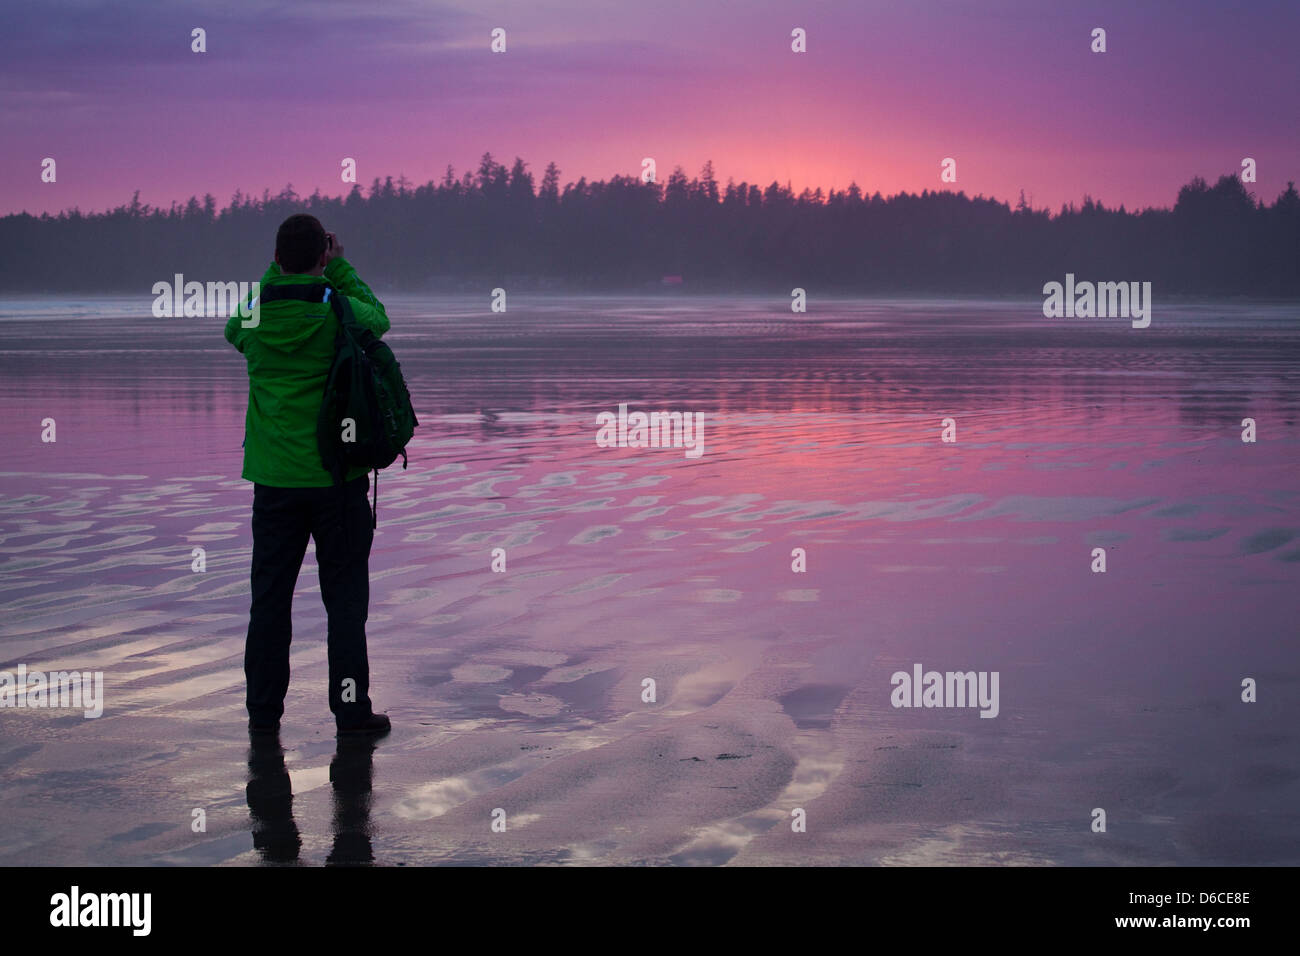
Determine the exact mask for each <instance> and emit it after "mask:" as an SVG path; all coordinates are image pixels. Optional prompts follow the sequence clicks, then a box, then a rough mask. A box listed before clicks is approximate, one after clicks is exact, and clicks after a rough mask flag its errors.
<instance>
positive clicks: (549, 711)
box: [499, 694, 564, 717]
mask: <svg viewBox="0 0 1300 956" xmlns="http://www.w3.org/2000/svg"><path fill="white" fill-rule="evenodd" d="M499 706H500V707H501V709H502V710H505V711H509V712H510V713H513V714H526V715H527V716H529V717H553V716H555V715H556V714H558V713H559V712H560V711H562V710H564V701H562V700H560V699H559V698H558V697H552V696H551V695H550V694H508V695H506V696H505V697H502V698H501V700H500V701H499Z"/></svg>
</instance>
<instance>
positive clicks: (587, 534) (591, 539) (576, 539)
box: [569, 524, 623, 544]
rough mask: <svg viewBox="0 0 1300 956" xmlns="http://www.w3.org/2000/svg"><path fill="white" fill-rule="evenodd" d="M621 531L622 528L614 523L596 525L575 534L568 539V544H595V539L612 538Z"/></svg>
mask: <svg viewBox="0 0 1300 956" xmlns="http://www.w3.org/2000/svg"><path fill="white" fill-rule="evenodd" d="M622 533H623V529H622V528H619V527H617V526H615V525H610V524H605V525H597V526H596V527H594V528H588V529H587V530H586V531H580V532H578V533H577V534H575V535H574V536H573V537H572V538H570V539H569V544H595V543H596V542H597V541H604V540H605V539H606V538H612V537H614V536H615V535H619V534H622Z"/></svg>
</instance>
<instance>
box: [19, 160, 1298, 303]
mask: <svg viewBox="0 0 1300 956" xmlns="http://www.w3.org/2000/svg"><path fill="white" fill-rule="evenodd" d="M296 212H309V213H312V214H313V215H315V216H317V217H318V218H320V220H321V221H322V222H323V223H324V224H325V227H326V228H327V229H329V230H331V231H335V232H337V233H339V235H340V236H341V237H342V239H343V241H344V245H345V248H346V250H347V253H348V255H349V258H351V259H353V260H354V261H355V262H356V263H357V264H358V268H359V269H360V270H361V271H362V273H363V274H364V275H365V276H366V279H367V281H368V282H371V283H372V284H373V285H376V286H385V287H388V288H390V289H400V290H409V291H418V290H426V289H440V288H482V287H483V286H484V285H485V284H490V285H489V288H490V287H494V286H506V287H509V285H510V284H511V283H512V282H513V283H515V284H516V287H518V286H520V285H523V286H528V287H534V288H535V287H538V286H541V287H552V288H564V289H593V290H596V289H640V288H648V287H651V286H659V285H661V284H662V282H663V280H664V279H665V277H680V279H681V283H682V284H681V286H680V287H681V288H686V289H699V290H706V291H754V292H758V291H783V293H784V294H786V295H788V294H789V292H790V289H792V288H794V287H796V286H798V287H803V288H805V289H808V290H810V292H811V291H813V290H817V291H823V292H824V291H843V292H866V293H870V292H881V293H938V294H961V293H983V292H987V293H1011V294H1016V293H1022V294H1032V295H1034V296H1037V295H1039V294H1040V290H1041V288H1042V285H1043V284H1044V283H1045V282H1048V281H1053V280H1055V281H1060V280H1061V279H1062V278H1063V277H1064V275H1065V273H1067V272H1072V273H1074V274H1075V275H1076V276H1078V277H1079V278H1081V279H1091V280H1103V281H1130V280H1141V281H1150V282H1152V283H1153V285H1154V287H1155V288H1156V289H1157V290H1159V292H1160V294H1162V295H1170V294H1186V295H1233V296H1257V297H1270V298H1295V297H1300V196H1297V193H1296V188H1295V184H1294V183H1289V184H1288V186H1287V188H1286V190H1285V191H1283V192H1282V193H1281V194H1280V195H1279V196H1278V197H1277V199H1276V200H1275V201H1274V202H1273V204H1272V205H1268V204H1266V203H1264V202H1263V201H1262V200H1258V199H1256V198H1254V196H1253V195H1252V194H1251V193H1250V192H1248V191H1247V190H1246V187H1245V186H1244V185H1243V184H1242V183H1241V181H1240V180H1239V179H1238V178H1237V177H1236V176H1228V175H1225V176H1222V177H1220V178H1219V179H1218V181H1217V182H1216V183H1215V184H1214V185H1213V186H1211V185H1209V184H1208V183H1206V181H1205V180H1203V179H1201V178H1199V177H1197V178H1195V179H1193V180H1192V181H1191V182H1190V183H1188V184H1187V185H1185V186H1183V187H1182V189H1180V190H1179V193H1178V197H1177V201H1176V203H1175V204H1174V206H1173V208H1172V209H1166V208H1147V209H1142V210H1140V211H1127V210H1125V208H1124V207H1123V206H1120V207H1119V208H1109V209H1108V208H1106V207H1105V206H1104V205H1103V204H1102V203H1101V202H1098V201H1094V200H1093V199H1092V198H1091V197H1085V198H1084V200H1083V204H1082V206H1080V207H1076V206H1075V205H1074V204H1073V203H1070V204H1067V205H1064V206H1062V207H1061V208H1060V209H1059V210H1058V211H1057V212H1056V213H1055V214H1052V213H1051V212H1049V211H1048V210H1045V209H1035V208H1032V206H1031V204H1030V203H1028V202H1026V201H1025V198H1024V194H1023V192H1022V193H1021V196H1020V200H1019V202H1017V203H1016V205H1015V206H1014V207H1012V206H1011V205H1010V204H1009V203H1007V202H1000V201H997V200H995V199H991V198H985V197H983V196H975V197H973V198H972V197H969V196H967V195H966V194H965V193H964V192H949V191H933V192H932V191H928V190H927V191H924V192H922V193H920V194H919V195H917V194H913V193H906V192H904V193H899V194H897V195H893V196H882V195H881V194H880V193H879V192H876V193H874V194H872V195H867V194H866V193H865V192H863V191H862V190H861V189H860V188H859V187H858V186H857V185H856V184H852V185H850V186H849V187H848V188H847V189H844V190H835V189H832V190H830V191H829V192H828V193H823V192H822V190H821V189H820V188H818V189H816V190H809V189H805V190H803V191H802V192H801V193H798V194H796V193H795V192H794V191H793V190H792V189H791V188H790V187H789V185H786V186H781V185H779V184H778V183H776V182H773V183H771V184H770V185H768V186H767V187H765V188H764V187H760V186H757V185H754V184H751V183H746V182H741V183H736V182H734V181H731V180H728V182H727V183H726V184H725V185H724V184H720V183H719V182H718V180H717V178H716V177H715V175H714V171H713V164H712V163H711V162H710V163H706V164H705V166H704V168H703V169H702V170H701V172H700V173H699V175H697V176H695V177H694V178H688V177H687V175H686V174H685V172H684V171H683V170H682V169H681V168H680V167H678V168H677V169H675V170H674V171H673V172H672V174H671V175H670V176H669V177H668V178H667V181H665V182H662V183H660V182H651V183H645V182H642V181H641V180H640V178H639V177H636V176H614V177H612V178H610V179H608V180H600V181H593V182H588V181H587V180H586V178H585V177H584V178H581V179H579V180H578V181H577V182H570V183H568V184H566V185H564V186H563V187H561V185H560V170H559V169H558V168H557V167H556V165H555V163H550V164H548V165H547V167H546V169H545V171H544V173H543V175H542V177H541V182H540V183H537V182H535V180H534V176H533V174H532V173H531V172H530V171H529V169H528V165H527V164H526V163H525V162H524V161H523V160H522V159H518V158H516V159H515V161H514V163H513V165H512V166H510V167H509V168H507V167H506V166H505V165H504V164H502V163H498V162H496V161H495V160H494V159H493V157H492V155H491V154H490V153H485V154H484V155H483V157H482V160H481V161H480V163H479V166H478V168H477V170H466V171H465V172H464V173H463V174H462V175H460V176H457V174H456V172H455V170H454V169H453V168H452V167H451V166H448V167H447V170H446V174H445V175H444V176H443V178H442V180H441V181H440V182H434V181H430V182H427V183H425V184H424V185H419V186H416V185H413V184H411V183H410V182H408V181H407V180H406V179H405V177H401V178H399V179H398V180H397V181H396V182H394V180H393V178H392V177H391V176H390V177H387V178H386V179H384V180H383V181H382V182H381V181H380V180H379V179H378V178H376V179H375V180H374V182H373V183H372V184H371V186H370V188H369V190H363V189H362V188H361V187H360V185H357V184H354V185H353V187H352V189H351V191H350V192H348V193H347V194H346V195H344V196H338V197H330V196H323V195H321V194H320V191H319V190H317V191H316V192H315V193H313V194H312V195H311V196H307V197H301V196H299V195H298V194H297V193H296V192H294V190H293V188H292V186H286V187H285V188H284V189H282V190H281V191H280V192H279V193H277V194H274V195H272V194H271V193H270V191H269V190H267V191H264V192H263V193H262V195H261V196H260V197H255V196H252V195H245V194H243V193H241V192H236V193H235V195H234V196H233V197H232V199H231V200H230V202H229V203H228V204H227V205H226V206H225V207H224V208H218V206H217V202H216V200H215V199H214V198H213V196H212V195H210V194H209V195H205V196H204V197H203V198H202V199H199V198H197V197H191V198H190V199H189V201H188V202H186V203H183V204H181V203H173V204H172V205H171V206H170V207H168V208H161V207H152V206H149V205H142V204H141V203H140V194H139V192H138V191H137V192H136V193H135V195H134V197H133V198H132V201H131V202H130V203H129V204H123V205H121V206H119V207H117V208H116V209H111V210H108V211H106V212H103V213H82V212H81V211H80V210H78V209H72V210H68V211H65V212H61V213H59V214H57V215H50V214H48V213H46V214H43V215H40V216H32V215H30V214H27V213H20V214H14V215H9V216H5V217H3V218H0V250H3V255H2V256H0V290H4V291H7V292H19V291H22V292H33V291H40V292H52V293H60V292H69V291H140V292H142V294H144V293H147V292H148V290H149V289H150V288H151V287H152V285H153V283H154V282H157V281H160V280H170V279H171V277H172V275H173V274H174V273H178V272H179V273H182V274H184V276H185V278H186V280H187V281H188V280H191V279H196V280H199V281H233V280H239V279H256V278H257V277H258V276H260V274H261V271H262V269H263V268H265V265H266V263H267V262H268V261H269V260H270V258H271V253H272V251H273V247H274V236H275V230H276V227H277V226H278V225H279V223H280V222H281V221H282V220H283V219H284V218H286V217H287V216H289V215H291V214H293V213H296ZM670 281H672V282H675V281H676V280H675V279H672V280H670Z"/></svg>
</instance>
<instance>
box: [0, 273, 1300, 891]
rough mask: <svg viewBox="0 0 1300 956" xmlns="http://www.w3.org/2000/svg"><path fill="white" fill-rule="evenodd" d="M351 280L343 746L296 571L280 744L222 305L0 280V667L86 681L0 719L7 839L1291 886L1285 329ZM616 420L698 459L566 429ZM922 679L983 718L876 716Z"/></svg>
mask: <svg viewBox="0 0 1300 956" xmlns="http://www.w3.org/2000/svg"><path fill="white" fill-rule="evenodd" d="M386 301H388V303H389V308H388V310H389V314H390V315H391V316H392V319H393V331H392V332H391V333H390V335H388V336H386V341H388V342H389V343H390V344H391V345H392V347H393V349H394V350H395V352H396V354H397V356H398V358H399V360H400V361H401V362H402V365H403V369H404V370H405V372H406V376H407V380H408V382H410V383H411V388H412V392H413V398H414V401H415V405H416V408H417V411H418V412H419V414H420V420H421V427H420V429H419V430H418V431H417V433H416V439H415V442H414V444H413V446H412V447H411V449H410V451H411V465H410V468H409V469H408V470H406V471H402V470H401V469H400V467H398V468H390V469H388V470H386V471H384V472H382V473H381V474H380V477H379V488H378V501H379V505H378V531H377V533H376V538H375V544H374V549H373V552H372V560H371V570H372V574H371V605H370V618H369V623H368V627H367V630H368V634H369V648H370V661H371V672H372V677H371V695H372V697H373V698H374V701H375V704H376V707H377V708H378V709H380V710H385V711H387V712H388V714H389V715H390V717H391V718H392V721H393V725H394V729H393V732H392V734H391V735H390V736H389V737H387V738H385V739H383V740H381V741H379V742H378V743H377V744H376V745H374V746H373V747H372V746H367V745H350V746H344V747H343V749H342V750H340V749H338V747H337V745H336V741H335V738H334V736H333V724H332V720H331V717H330V714H329V711H328V709H327V706H326V697H325V682H326V659H325V643H324V633H325V615H324V610H323V608H322V606H321V602H320V593H319V587H318V584H317V580H316V574H315V564H314V558H313V556H312V554H311V553H310V551H309V554H308V557H307V560H306V562H305V563H304V566H303V571H302V575H301V576H300V578H299V582H298V589H297V594H296V599H295V605H294V610H295V617H294V646H293V678H292V684H291V687H290V691H289V697H288V700H287V702H286V711H285V716H284V730H283V734H282V737H281V744H282V747H283V751H282V753H281V751H280V750H279V749H278V748H274V747H271V748H267V747H260V748H258V749H256V750H254V751H252V752H250V745H249V739H248V734H247V732H246V728H245V722H246V714H245V711H244V701H243V693H244V685H243V671H242V654H243V641H244V634H245V630H246V628H247V623H248V594H249V585H248V565H249V556H250V546H251V535H250V529H249V513H250V507H251V501H252V487H251V485H249V484H248V483H247V482H244V481H242V480H241V479H240V478H239V477H238V474H239V462H240V451H241V449H240V442H241V439H242V432H243V412H244V406H245V401H246V379H245V375H244V369H243V365H242V361H241V359H240V357H239V356H238V355H237V354H236V353H234V352H233V350H231V349H229V347H227V346H226V345H225V343H224V342H223V341H222V340H221V323H219V322H217V321H215V320H205V319H188V320H159V319H153V318H151V317H149V315H148V311H147V308H143V309H142V308H141V300H139V299H138V298H137V299H134V300H130V299H125V298H123V299H108V300H96V301H94V302H91V301H87V302H80V301H73V300H48V299H47V300H30V301H29V300H14V299H9V300H5V301H4V302H3V303H0V370H2V373H0V390H2V391H3V395H4V407H5V409H6V414H5V422H4V425H3V429H4V438H5V448H6V454H5V460H4V462H3V464H2V465H0V669H4V670H10V671H12V670H13V669H14V668H15V667H17V666H18V665H19V664H25V665H26V666H27V667H28V668H33V669H41V670H44V671H55V670H73V669H75V670H79V671H102V672H103V675H104V712H103V715H102V716H100V717H98V718H94V719H87V718H86V717H84V716H83V715H82V714H81V713H80V712H77V711H74V710H70V709H13V708H3V709H0V767H2V768H3V774H4V781H5V785H4V787H3V789H2V790H0V819H2V820H3V821H4V822H3V823H0V863H4V864H8V865H49V864H104V865H122V864H148V865H219V864H220V865H226V864H228V865H256V864H259V863H262V862H288V861H291V860H296V861H298V862H301V863H303V864H312V865H318V864H322V863H326V862H331V863H355V862H374V863H376V864H382V865H412V866H414V865H426V864H494V865H507V864H544V865H586V864H682V865H717V864H731V865H772V864H781V865H839V864H883V865H908V864H925V865H934V864H1030V865H1053V864H1068V865H1080V864H1082V865H1116V864H1124V865H1126V864H1157V865H1164V864H1171V865H1172V864H1177V865H1250V864H1288V865H1295V864H1297V863H1300V811H1297V809H1296V808H1297V806H1300V801H1298V800H1297V797H1300V746H1298V744H1300V739H1298V737H1297V730H1296V728H1297V727H1298V726H1300V695H1298V694H1297V690H1300V684H1298V681H1300V668H1298V667H1297V660H1296V653H1295V646H1296V644H1295V612H1296V607H1297V604H1296V594H1297V583H1298V582H1300V488H1297V485H1296V475H1297V473H1298V472H1297V467H1298V466H1300V431H1298V429H1297V424H1296V413H1297V406H1296V396H1297V394H1300V392H1297V388H1296V386H1297V378H1298V376H1300V363H1298V362H1297V359H1298V358H1300V319H1298V318H1297V316H1296V315H1295V312H1294V310H1286V309H1281V308H1277V309H1272V308H1268V307H1247V306H1240V305H1232V306H1216V305H1189V306H1185V307H1177V308H1175V307H1173V306H1170V307H1168V308H1167V309H1166V310H1165V312H1164V314H1163V315H1157V316H1156V318H1155V321H1154V322H1153V324H1152V326H1151V327H1150V328H1149V329H1145V330H1141V331H1135V330H1132V329H1130V328H1129V327H1128V324H1127V323H1125V322H1103V321H1093V322H1086V321H1076V322H1074V323H1072V324H1071V323H1067V322H1065V321H1053V320H1047V319H1044V318H1042V316H1041V313H1038V314H1035V313H1036V312H1037V311H1038V308H1039V303H1037V302H1030V303H1028V304H1021V305H1016V304H1014V303H997V302H979V301H954V302H942V301H934V302H921V301H910V302H909V301H879V300H858V299H846V300H842V301H837V302H834V303H826V304H819V307H818V308H817V309H816V310H814V312H813V313H811V314H809V315H807V316H792V315H791V314H790V313H789V309H788V305H787V306H784V311H783V304H782V303H781V302H779V301H778V302H775V303H770V302H764V301H761V300H757V299H725V298H720V297H719V298H704V299H692V298H687V297H666V296H665V297H643V298H636V297H616V298H606V299H600V298H594V297H593V298H581V297H542V296H538V297H535V298H532V299H529V298H527V297H525V296H520V297H518V299H517V302H516V300H512V307H511V311H510V313H508V314H507V315H492V314H489V313H488V312H487V311H486V307H485V300H482V299H481V298H474V299H470V298H467V297H458V298H450V299H446V300H444V299H438V300H436V301H435V300H432V299H429V298H420V297H416V296H406V297H402V296H397V297H393V298H392V299H391V301H389V300H387V299H386ZM124 331H126V332H129V333H132V335H131V338H133V339H134V340H136V341H140V342H143V343H145V344H144V347H143V348H129V347H127V346H126V345H125V344H123V332H124ZM619 403H628V404H629V405H630V406H631V407H632V408H635V409H644V410H647V411H649V410H653V409H664V410H676V411H682V412H694V411H698V412H702V413H703V415H704V422H705V429H706V430H705V440H706V450H705V453H704V454H703V455H702V456H701V457H699V458H698V459H691V458H688V457H687V456H686V455H684V454H683V452H682V450H681V449H680V448H654V449H639V448H600V447H598V446H597V444H596V441H595V436H596V416H597V415H598V414H599V413H600V412H605V411H614V410H615V409H617V406H618V405H619ZM47 417H49V418H54V419H55V420H56V421H57V429H58V431H57V441H56V442H53V443H46V442H42V441H41V422H42V420H43V419H45V418H47ZM945 417H951V418H953V419H954V421H955V423H956V430H957V441H956V442H953V443H945V442H942V441H941V439H940V432H941V420H942V419H943V418H945ZM1245 417H1252V418H1254V419H1255V420H1256V422H1257V423H1258V431H1259V439H1258V441H1257V442H1255V443H1243V442H1242V440H1241V421H1242V419H1243V418H1245ZM195 548H202V549H203V551H204V556H205V562H206V566H205V570H203V571H202V572H196V571H194V570H192V562H193V560H194V557H193V556H194V549H195ZM495 548H501V549H504V551H505V560H506V570H505V571H504V572H493V571H492V570H491V562H492V551H493V549H495ZM1094 548H1102V549H1104V550H1105V553H1106V561H1107V570H1106V572H1105V573H1094V572H1093V571H1092V570H1091V569H1090V562H1091V561H1092V558H1091V552H1092V550H1093V549H1094ZM795 549H803V551H804V553H805V555H806V567H807V570H806V571H804V572H795V571H793V570H792V561H793V557H792V552H793V551H794V550H795ZM914 664H920V665H922V666H923V667H924V668H925V669H926V670H930V669H933V670H937V671H941V672H942V671H977V672H998V673H999V674H1000V701H999V709H998V713H997V716H996V717H995V718H993V719H983V718H981V717H980V715H979V712H978V711H977V710H976V709H972V708H970V707H964V708H933V709H929V708H912V707H908V708H899V707H895V706H893V705H892V704H891V690H892V687H891V675H892V674H894V673H895V672H898V671H911V669H912V667H913V665H914ZM647 678H650V679H652V680H653V681H654V684H655V700H654V701H653V702H648V701H646V700H644V699H643V689H644V684H643V681H645V679H647ZM1243 678H1252V679H1254V680H1255V681H1256V682H1257V685H1258V699H1257V701H1256V702H1254V703H1245V702H1243V701H1242V700H1241V693H1242V690H1241V682H1242V680H1243ZM290 794H291V798H290ZM1094 808H1104V809H1105V811H1106V816H1107V824H1108V825H1107V830H1106V832H1105V833H1096V832H1092V829H1091V827H1090V824H1091V822H1092V817H1091V813H1092V811H1093V809H1094ZM196 810H202V811H203V817H204V820H205V829H204V830H203V831H202V832H195V830H194V827H193V825H192V824H193V820H194V819H195V813H194V811H196ZM498 810H501V811H504V821H505V829H504V832H494V830H493V827H492V824H493V819H494V811H498ZM800 810H801V811H803V813H804V814H805V817H806V831H805V832H795V831H794V830H792V827H791V822H792V819H794V817H792V813H793V812H796V811H800ZM498 816H500V814H498Z"/></svg>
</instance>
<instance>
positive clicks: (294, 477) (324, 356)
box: [226, 256, 389, 488]
mask: <svg viewBox="0 0 1300 956" xmlns="http://www.w3.org/2000/svg"><path fill="white" fill-rule="evenodd" d="M322 278H324V280H325V281H326V282H327V283H329V285H330V286H331V287H332V288H333V289H334V290H335V291H336V292H341V293H343V294H344V295H346V296H347V297H348V300H349V301H350V303H351V305H352V312H353V314H354V315H355V316H356V320H357V323H358V324H359V325H363V326H365V327H366V328H368V329H370V330H371V331H372V332H374V333H375V335H381V336H382V335H383V334H384V333H385V332H387V331H388V328H389V324H388V313H387V312H386V311H385V310H384V307H383V305H382V304H380V302H379V300H378V299H377V298H375V294H374V293H373V292H371V291H370V287H369V286H367V285H366V284H365V283H364V282H362V281H361V279H360V278H359V277H358V276H357V271H356V270H355V269H353V268H352V266H351V265H350V264H349V263H348V262H347V260H346V259H344V258H343V257H341V256H340V257H338V258H336V259H331V260H330V262H329V264H328V265H326V266H325V275H324V276H323V277H321V276H312V275H298V274H293V275H285V273H284V272H282V271H281V269H280V267H279V265H277V264H276V263H274V262H272V263H271V267H270V268H269V269H267V270H266V274H265V275H264V276H262V280H261V284H260V286H259V289H260V288H263V287H265V286H268V285H282V284H286V283H312V282H320V281H321V279H322ZM253 301H254V302H256V299H254V300H253ZM248 315H249V313H248V311H247V310H245V311H244V316H245V317H244V318H241V316H240V312H239V311H238V310H237V311H236V312H235V314H234V315H232V316H231V317H230V321H229V322H227V323H226V341H227V342H229V343H230V344H231V345H233V346H234V347H235V348H236V349H238V350H239V351H240V352H242V353H243V355H244V358H245V359H246V360H247V362H248V414H247V416H246V417H245V418H244V470H243V475H242V477H244V478H245V479H246V480H248V481H253V482H257V483H258V484H263V485H273V486H275V487H278V488H320V487H326V486H329V485H332V484H333V483H334V481H333V479H332V478H331V477H330V474H329V472H328V471H326V470H325V466H324V465H323V464H321V460H320V451H319V449H318V447H317V445H316V417H317V415H318V414H319V412H320V405H321V398H322V396H323V395H324V393H325V379H326V377H327V376H328V375H329V370H330V366H331V365H332V364H333V363H334V338H335V336H336V335H337V333H338V328H339V322H338V319H337V318H336V317H335V315H334V310H333V309H332V308H330V306H329V304H328V303H315V302H298V301H295V300H293V299H279V300H277V301H275V302H268V303H267V304H265V305H263V306H261V307H260V309H259V311H258V316H257V317H258V324H257V325H256V326H255V327H252V328H244V326H243V323H244V322H252V321H253V320H252V318H249V317H248ZM366 471H367V469H365V468H352V469H350V470H349V471H348V473H347V474H346V475H345V478H346V480H348V481H351V480H352V479H353V478H358V477H360V476H361V475H364V474H365V473H366Z"/></svg>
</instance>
